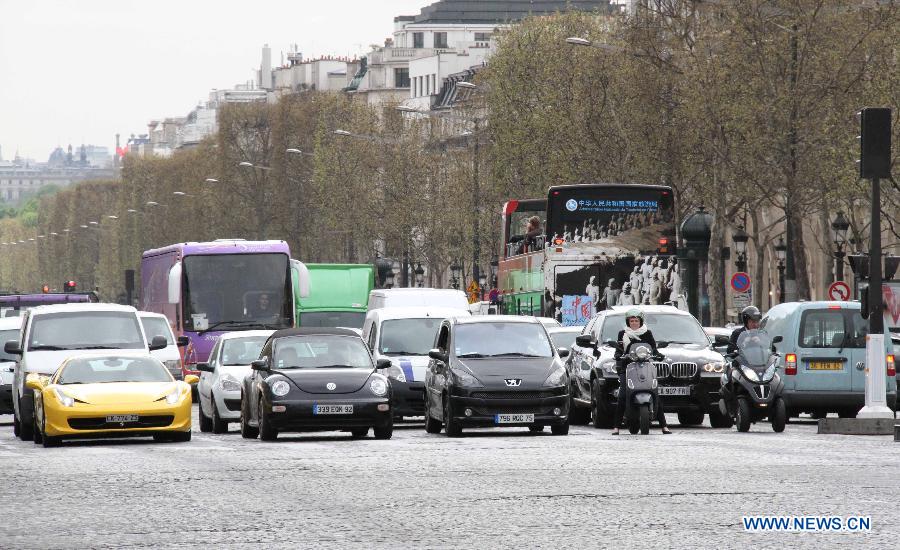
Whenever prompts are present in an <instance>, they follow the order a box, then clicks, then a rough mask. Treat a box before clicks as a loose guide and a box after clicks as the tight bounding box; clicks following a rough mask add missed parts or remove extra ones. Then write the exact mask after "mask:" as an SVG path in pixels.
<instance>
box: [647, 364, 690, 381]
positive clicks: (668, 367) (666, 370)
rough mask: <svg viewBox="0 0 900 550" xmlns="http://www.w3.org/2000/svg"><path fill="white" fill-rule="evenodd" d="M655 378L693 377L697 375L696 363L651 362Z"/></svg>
mask: <svg viewBox="0 0 900 550" xmlns="http://www.w3.org/2000/svg"><path fill="white" fill-rule="evenodd" d="M653 365H654V366H655V367H656V377H657V378H669V377H671V378H693V377H694V376H696V375H697V370H698V369H697V363H653Z"/></svg>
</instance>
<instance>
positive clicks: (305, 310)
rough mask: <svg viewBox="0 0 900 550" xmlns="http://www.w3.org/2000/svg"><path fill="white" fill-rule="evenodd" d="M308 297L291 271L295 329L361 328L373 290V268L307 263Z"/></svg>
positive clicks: (297, 273) (359, 265)
mask: <svg viewBox="0 0 900 550" xmlns="http://www.w3.org/2000/svg"><path fill="white" fill-rule="evenodd" d="M306 269H307V270H308V272H309V295H308V296H307V297H306V298H301V297H300V296H301V295H302V294H303V293H302V292H301V289H300V287H299V282H298V281H299V272H298V271H297V269H294V270H293V279H294V306H295V308H296V310H297V326H301V327H347V328H358V329H362V326H363V321H364V320H365V318H366V309H367V306H368V303H369V291H371V290H372V289H373V288H375V266H374V265H368V264H306Z"/></svg>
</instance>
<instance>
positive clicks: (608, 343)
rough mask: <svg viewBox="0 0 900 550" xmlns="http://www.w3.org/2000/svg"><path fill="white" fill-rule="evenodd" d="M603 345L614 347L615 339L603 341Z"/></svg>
mask: <svg viewBox="0 0 900 550" xmlns="http://www.w3.org/2000/svg"><path fill="white" fill-rule="evenodd" d="M603 345H604V346H606V347H610V348H614V347H616V341H615V340H607V341H606V342H603Z"/></svg>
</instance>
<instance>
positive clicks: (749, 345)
mask: <svg viewBox="0 0 900 550" xmlns="http://www.w3.org/2000/svg"><path fill="white" fill-rule="evenodd" d="M737 347H738V351H739V352H740V354H741V357H742V358H743V359H744V361H745V362H746V364H747V366H750V367H765V366H766V365H767V364H768V362H769V355H770V354H771V353H772V351H771V350H772V339H771V338H769V335H768V334H766V333H765V332H762V331H760V330H746V331H744V332H742V333H741V335H740V336H739V337H738V341H737Z"/></svg>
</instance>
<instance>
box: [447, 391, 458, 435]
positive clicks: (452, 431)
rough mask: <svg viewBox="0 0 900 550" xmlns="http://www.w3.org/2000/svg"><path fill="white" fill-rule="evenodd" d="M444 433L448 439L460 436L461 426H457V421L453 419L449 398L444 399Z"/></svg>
mask: <svg viewBox="0 0 900 550" xmlns="http://www.w3.org/2000/svg"><path fill="white" fill-rule="evenodd" d="M444 433H446V434H447V436H448V437H459V436H461V435H462V426H460V425H459V420H457V419H455V418H453V404H452V403H451V402H450V397H449V396H447V397H445V398H444Z"/></svg>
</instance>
